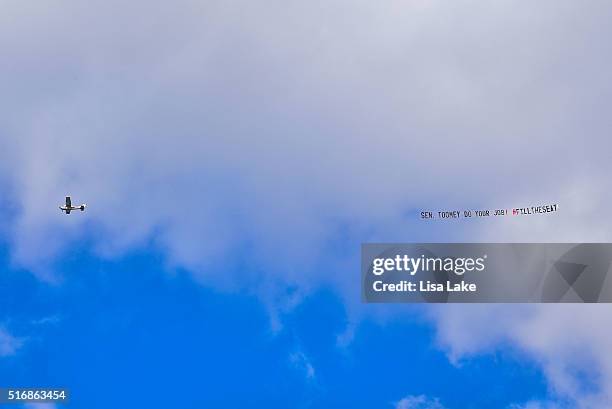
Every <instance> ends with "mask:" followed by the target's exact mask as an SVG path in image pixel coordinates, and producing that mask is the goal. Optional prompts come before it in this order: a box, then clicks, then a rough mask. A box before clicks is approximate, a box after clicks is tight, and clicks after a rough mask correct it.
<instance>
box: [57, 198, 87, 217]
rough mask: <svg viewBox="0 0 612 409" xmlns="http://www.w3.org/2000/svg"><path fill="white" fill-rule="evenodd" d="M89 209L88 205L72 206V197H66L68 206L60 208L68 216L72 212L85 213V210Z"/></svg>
mask: <svg viewBox="0 0 612 409" xmlns="http://www.w3.org/2000/svg"><path fill="white" fill-rule="evenodd" d="M86 207H87V205H86V204H82V205H80V206H73V205H72V200H70V196H66V205H65V206H60V207H59V208H60V209H61V210H62V211H63V212H66V214H70V211H71V210H80V211H84V210H85V208H86Z"/></svg>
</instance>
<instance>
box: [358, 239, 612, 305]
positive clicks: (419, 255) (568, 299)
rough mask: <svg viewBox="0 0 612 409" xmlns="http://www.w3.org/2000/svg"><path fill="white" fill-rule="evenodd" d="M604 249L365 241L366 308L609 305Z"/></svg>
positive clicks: (611, 286)
mask: <svg viewBox="0 0 612 409" xmlns="http://www.w3.org/2000/svg"><path fill="white" fill-rule="evenodd" d="M611 261H612V244H611V243H506V244H502V243H422V244H414V243H403V244H402V243H395V244H393V243H366V244H362V247H361V282H362V301H363V302H366V303H610V302H612V281H611V280H608V279H607V277H608V271H609V269H610V264H611Z"/></svg>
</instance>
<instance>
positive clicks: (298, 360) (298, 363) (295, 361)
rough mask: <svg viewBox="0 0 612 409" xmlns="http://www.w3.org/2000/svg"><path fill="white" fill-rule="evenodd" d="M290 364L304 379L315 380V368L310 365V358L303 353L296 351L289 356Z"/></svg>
mask: <svg viewBox="0 0 612 409" xmlns="http://www.w3.org/2000/svg"><path fill="white" fill-rule="evenodd" d="M289 361H290V362H291V364H292V365H293V366H294V367H295V368H297V369H299V370H300V371H302V372H303V373H304V377H305V378H306V379H308V380H314V379H315V378H316V373H315V368H314V366H313V365H312V362H311V360H310V358H308V357H307V356H306V354H304V352H303V351H301V350H298V351H296V352H293V353H291V354H290V355H289Z"/></svg>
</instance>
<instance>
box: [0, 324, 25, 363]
mask: <svg viewBox="0 0 612 409" xmlns="http://www.w3.org/2000/svg"><path fill="white" fill-rule="evenodd" d="M22 345H23V341H22V340H21V339H19V338H17V337H15V336H13V335H11V334H10V333H9V332H8V331H7V330H6V329H4V328H1V327H0V357H6V356H11V355H15V353H17V350H18V349H19V348H21V346H22Z"/></svg>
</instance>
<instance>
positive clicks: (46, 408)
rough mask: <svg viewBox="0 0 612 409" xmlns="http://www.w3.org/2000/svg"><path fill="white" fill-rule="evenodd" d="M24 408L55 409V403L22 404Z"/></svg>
mask: <svg viewBox="0 0 612 409" xmlns="http://www.w3.org/2000/svg"><path fill="white" fill-rule="evenodd" d="M23 408H24V409H55V408H57V405H56V404H54V403H28V404H26V405H24V406H23Z"/></svg>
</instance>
